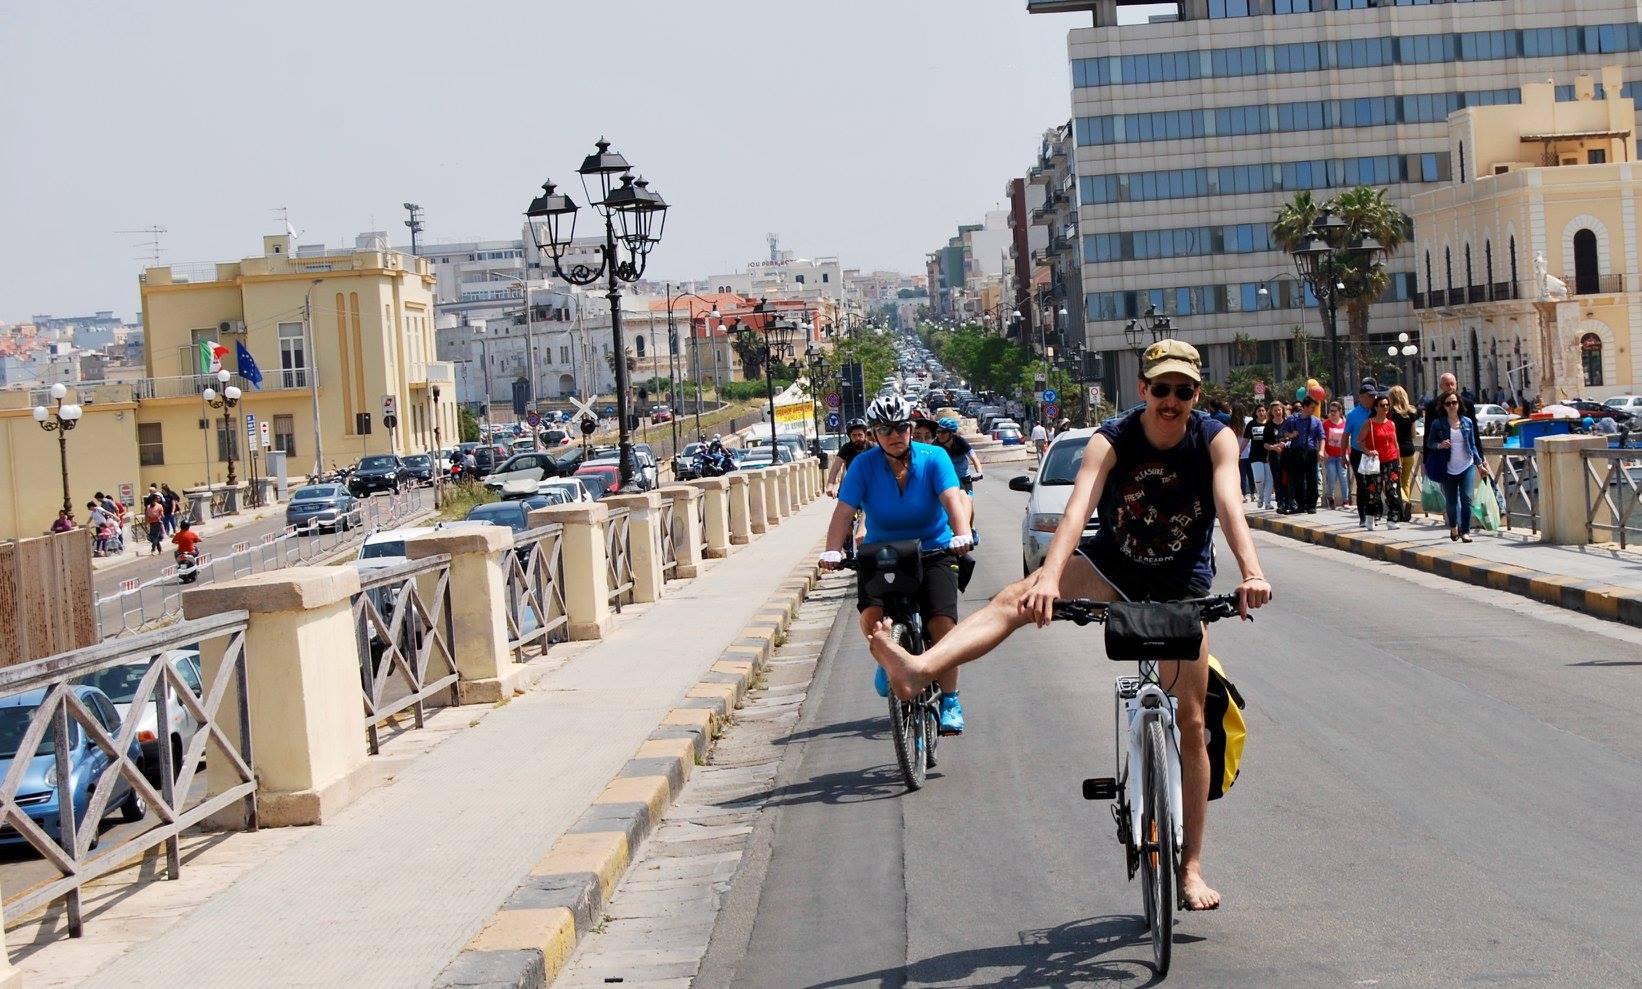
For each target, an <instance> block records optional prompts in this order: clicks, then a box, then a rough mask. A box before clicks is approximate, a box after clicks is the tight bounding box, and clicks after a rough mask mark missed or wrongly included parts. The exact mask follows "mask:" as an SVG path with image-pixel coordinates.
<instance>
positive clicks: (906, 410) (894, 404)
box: [867, 395, 912, 426]
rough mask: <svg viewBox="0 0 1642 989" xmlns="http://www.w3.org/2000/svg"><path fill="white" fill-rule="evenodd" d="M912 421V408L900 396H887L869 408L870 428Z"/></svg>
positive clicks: (868, 422) (876, 400) (875, 401)
mask: <svg viewBox="0 0 1642 989" xmlns="http://www.w3.org/2000/svg"><path fill="white" fill-rule="evenodd" d="M911 421H912V406H910V405H908V404H907V400H906V399H904V398H902V397H901V396H899V395H885V396H884V397H882V398H878V399H874V400H873V402H872V404H871V405H869V406H867V424H868V425H869V426H893V425H894V424H896V423H898V422H911Z"/></svg>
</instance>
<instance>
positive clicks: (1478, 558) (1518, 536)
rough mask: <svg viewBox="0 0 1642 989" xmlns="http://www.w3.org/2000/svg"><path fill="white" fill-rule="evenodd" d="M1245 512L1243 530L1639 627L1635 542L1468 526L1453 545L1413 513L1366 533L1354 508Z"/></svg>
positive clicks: (1439, 527)
mask: <svg viewBox="0 0 1642 989" xmlns="http://www.w3.org/2000/svg"><path fill="white" fill-rule="evenodd" d="M1245 515H1246V517H1247V518H1248V520H1249V525H1250V527H1251V528H1254V529H1258V530H1261V531H1263V532H1270V533H1275V534H1277V535H1281V536H1288V537H1290V538H1294V539H1301V540H1304V541H1306V542H1310V543H1316V544H1318V545H1322V546H1328V547H1330V548H1333V549H1340V550H1345V551H1346V552H1349V553H1356V554H1358V555H1360V556H1368V557H1372V558H1374V559H1377V560H1384V561H1386V562H1388V563H1396V564H1401V565H1403V566H1408V567H1414V568H1416V569H1419V570H1423V571H1425V572H1427V573H1434V574H1436V575H1438V576H1440V577H1449V578H1452V579H1454V580H1461V581H1465V582H1466V583H1469V584H1476V585H1478V586H1482V587H1490V588H1493V589H1494V590H1500V591H1507V592H1510V593H1512V594H1520V595H1522V596H1523V597H1528V598H1533V599H1534V600H1536V601H1540V602H1542V603H1544V604H1551V605H1556V606H1558V607H1563V608H1570V609H1573V610H1575V611H1580V612H1584V613H1585V614H1588V615H1592V616H1594V617H1597V618H1606V619H1608V620H1610V621H1618V622H1623V623H1625V624H1627V625H1635V626H1638V627H1642V552H1639V551H1638V550H1637V548H1635V547H1632V548H1630V549H1623V550H1622V549H1620V548H1619V546H1618V545H1617V544H1609V545H1595V546H1552V545H1548V544H1546V543H1542V542H1540V541H1539V537H1538V536H1537V535H1535V534H1534V533H1531V532H1528V531H1526V530H1522V529H1517V530H1500V531H1498V532H1484V531H1480V530H1479V531H1474V532H1472V534H1471V538H1472V540H1473V541H1472V542H1470V543H1459V542H1453V541H1450V540H1449V538H1448V526H1447V525H1446V524H1445V523H1444V522H1443V521H1442V519H1441V518H1439V517H1437V516H1430V517H1421V516H1415V518H1414V520H1413V521H1412V522H1407V523H1404V524H1403V525H1401V526H1399V527H1398V528H1396V529H1387V528H1385V526H1384V525H1380V526H1378V527H1376V528H1375V529H1374V531H1373V532H1369V531H1367V530H1365V529H1363V528H1362V527H1361V526H1359V525H1358V524H1357V514H1356V510H1355V509H1353V510H1352V511H1350V512H1343V511H1338V510H1335V509H1328V508H1320V509H1318V511H1317V514H1316V515H1276V514H1275V513H1273V512H1270V511H1253V510H1250V511H1246V512H1245Z"/></svg>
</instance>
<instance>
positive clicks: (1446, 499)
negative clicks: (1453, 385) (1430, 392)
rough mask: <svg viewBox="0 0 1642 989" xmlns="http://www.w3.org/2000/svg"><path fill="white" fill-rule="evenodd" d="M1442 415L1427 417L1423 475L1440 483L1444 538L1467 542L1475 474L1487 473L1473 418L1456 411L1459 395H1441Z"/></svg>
mask: <svg viewBox="0 0 1642 989" xmlns="http://www.w3.org/2000/svg"><path fill="white" fill-rule="evenodd" d="M1441 402H1442V404H1441V406H1440V409H1441V412H1442V414H1441V415H1439V416H1436V417H1435V418H1433V419H1432V420H1431V427H1430V428H1429V429H1428V430H1426V433H1425V474H1426V476H1427V477H1429V478H1430V479H1431V480H1433V481H1436V482H1437V483H1438V484H1440V485H1442V494H1443V512H1444V514H1445V515H1446V516H1447V518H1448V538H1449V539H1450V540H1458V541H1461V542H1467V543H1468V542H1470V541H1471V494H1472V490H1473V489H1474V488H1475V487H1476V483H1477V475H1478V473H1481V474H1482V476H1484V477H1487V476H1488V465H1487V464H1486V463H1484V462H1483V459H1482V449H1481V444H1480V443H1479V442H1478V439H1477V421H1476V420H1475V419H1472V418H1471V417H1470V416H1467V415H1463V414H1461V412H1460V397H1459V395H1458V394H1455V393H1453V392H1450V393H1448V394H1447V395H1444V396H1442V398H1441Z"/></svg>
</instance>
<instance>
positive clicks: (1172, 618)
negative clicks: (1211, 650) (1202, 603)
mask: <svg viewBox="0 0 1642 989" xmlns="http://www.w3.org/2000/svg"><path fill="white" fill-rule="evenodd" d="M1202 649H1203V619H1202V617H1201V615H1200V614H1199V612H1198V607H1197V605H1195V604H1184V603H1181V602H1177V601H1117V602H1114V603H1112V604H1111V605H1108V606H1107V609H1106V657H1107V658H1108V659H1111V660H1114V661H1116V662H1119V663H1135V662H1158V661H1163V662H1169V661H1188V662H1189V661H1191V660H1194V659H1196V658H1197V656H1198V653H1199V652H1201V651H1202Z"/></svg>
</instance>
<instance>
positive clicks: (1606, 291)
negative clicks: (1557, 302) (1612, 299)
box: [1562, 275, 1625, 295]
mask: <svg viewBox="0 0 1642 989" xmlns="http://www.w3.org/2000/svg"><path fill="white" fill-rule="evenodd" d="M1562 280H1563V281H1564V282H1566V283H1567V285H1568V294H1569V295H1619V294H1621V293H1623V292H1624V291H1625V276H1624V275H1599V276H1597V277H1595V278H1592V277H1586V278H1584V279H1581V278H1579V277H1578V276H1576V275H1563V276H1562Z"/></svg>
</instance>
